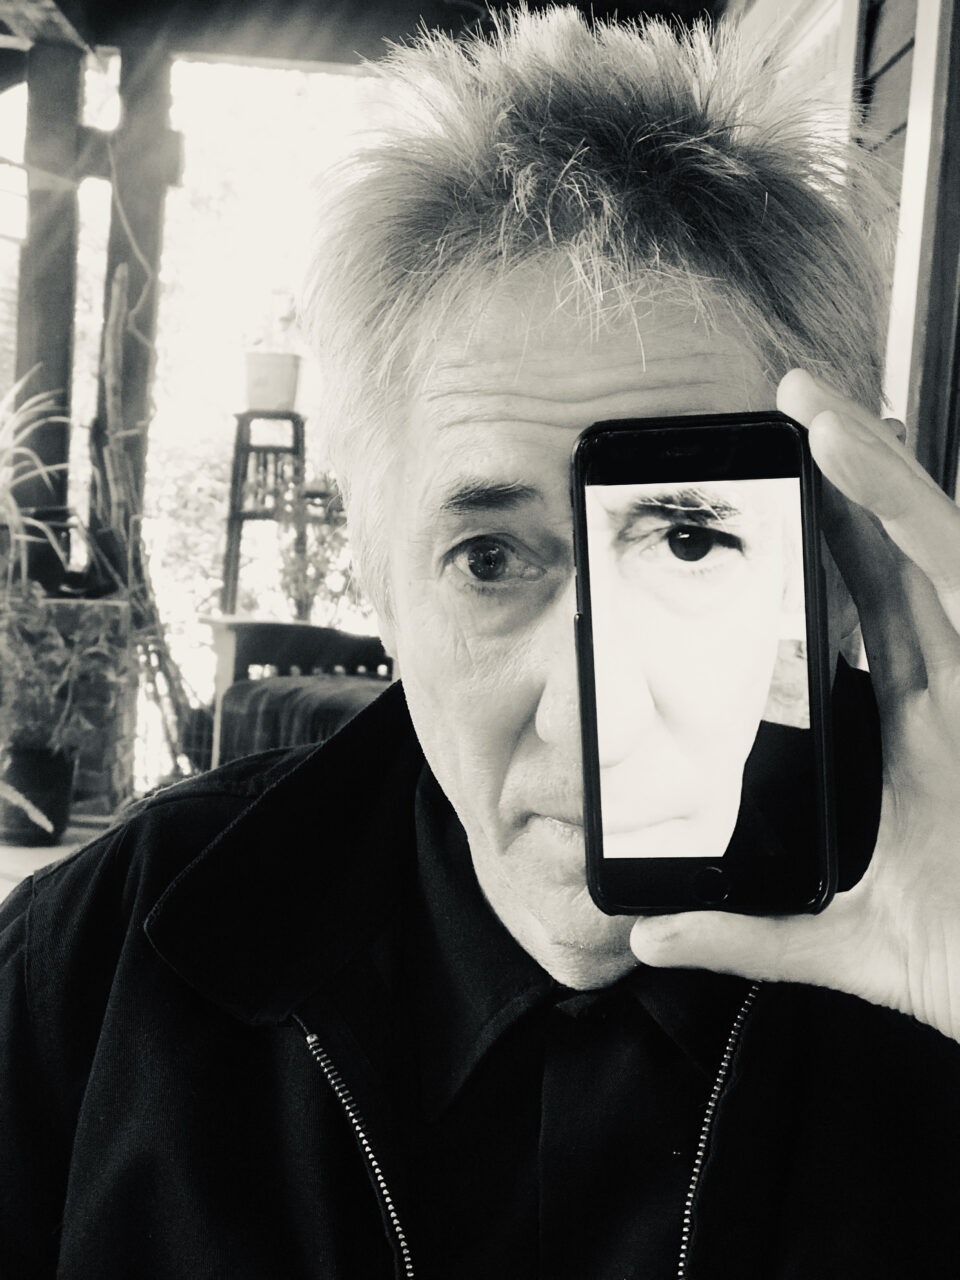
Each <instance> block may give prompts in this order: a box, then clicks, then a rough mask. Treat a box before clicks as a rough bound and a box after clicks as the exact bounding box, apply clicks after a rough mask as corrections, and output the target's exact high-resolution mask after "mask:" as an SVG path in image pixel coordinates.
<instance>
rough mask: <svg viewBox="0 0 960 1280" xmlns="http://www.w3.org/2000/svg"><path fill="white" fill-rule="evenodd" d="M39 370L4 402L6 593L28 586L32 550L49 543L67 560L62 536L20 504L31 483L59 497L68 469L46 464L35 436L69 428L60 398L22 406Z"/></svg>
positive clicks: (0, 437) (43, 395)
mask: <svg viewBox="0 0 960 1280" xmlns="http://www.w3.org/2000/svg"><path fill="white" fill-rule="evenodd" d="M34 372H35V370H31V371H30V373H28V374H26V375H25V376H24V377H23V378H21V379H20V381H19V382H17V383H15V385H14V386H12V387H11V388H10V390H9V391H8V392H7V393H6V395H5V396H3V398H2V399H0V528H3V529H5V530H6V547H5V548H4V559H5V561H6V563H5V564H4V566H3V567H4V570H5V579H6V581H5V584H4V585H5V588H6V590H7V591H9V590H10V588H11V587H12V585H13V582H14V579H15V578H17V577H19V580H20V581H21V582H24V583H25V582H26V580H27V557H28V554H29V549H30V544H31V543H36V542H47V543H49V544H50V546H51V547H52V548H53V549H54V551H55V552H56V554H57V555H58V556H59V557H60V558H61V560H62V559H63V552H62V550H61V547H60V543H59V542H58V540H57V537H56V534H55V533H54V531H53V530H52V529H51V528H50V526H49V525H47V524H45V523H44V522H43V521H42V520H38V519H36V518H35V517H34V516H32V515H30V513H29V512H27V511H24V510H23V509H22V508H21V506H20V504H19V503H18V502H17V499H16V491H17V488H18V487H19V486H20V485H22V484H24V483H26V482H27V481H30V480H36V479H39V480H41V481H42V482H43V483H44V484H45V485H46V486H47V488H48V489H49V490H50V493H51V495H53V494H54V492H55V490H54V485H53V476H54V475H55V474H56V473H57V472H58V471H64V470H65V469H66V463H56V464H50V463H46V462H43V461H42V460H41V458H40V456H39V454H38V453H37V451H36V450H35V449H34V448H33V447H32V445H31V443H30V440H31V437H32V436H33V434H34V432H35V431H36V430H37V429H38V427H40V426H41V425H43V424H44V423H48V422H60V423H62V422H66V420H67V419H66V418H65V417H64V416H63V414H62V413H58V412H56V410H57V408H58V404H57V396H56V393H55V392H49V391H41V392H39V393H38V394H36V395H33V396H29V397H28V398H27V399H26V400H23V401H22V402H21V403H19V404H18V403H17V401H18V399H19V397H20V394H21V392H22V391H23V389H24V387H25V386H26V384H27V383H28V382H29V380H30V378H31V377H32V376H33V374H34Z"/></svg>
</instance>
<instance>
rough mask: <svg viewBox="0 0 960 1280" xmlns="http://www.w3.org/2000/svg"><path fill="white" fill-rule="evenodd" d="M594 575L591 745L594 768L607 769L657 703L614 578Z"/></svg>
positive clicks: (642, 730) (641, 731) (637, 740)
mask: <svg viewBox="0 0 960 1280" xmlns="http://www.w3.org/2000/svg"><path fill="white" fill-rule="evenodd" d="M597 577H598V578H599V579H600V581H599V582H598V583H597V587H596V589H595V590H594V591H593V593H592V597H591V605H592V613H593V626H592V628H591V630H592V642H593V673H594V689H595V691H596V705H597V747H598V754H599V761H600V768H601V769H612V768H614V767H615V766H616V765H618V764H620V763H621V761H623V760H626V759H627V758H628V757H629V756H630V755H632V754H633V753H634V752H635V751H636V750H637V748H638V746H639V745H640V744H641V743H642V741H643V739H644V738H645V737H646V736H647V735H648V734H649V732H650V728H651V725H652V724H653V721H654V719H655V717H656V714H657V709H656V704H655V701H654V697H653V694H652V692H651V688H650V680H649V673H648V670H647V668H648V666H649V661H648V658H649V655H648V654H647V653H646V652H645V650H646V649H647V648H648V646H647V645H645V644H644V637H643V636H642V635H641V634H639V629H638V626H637V619H636V617H634V616H633V615H632V614H630V613H629V611H628V610H627V608H626V607H625V600H624V597H623V595H622V592H618V591H617V588H616V584H615V583H613V582H606V581H604V580H603V575H600V574H598V575H597ZM647 639H649V637H647Z"/></svg>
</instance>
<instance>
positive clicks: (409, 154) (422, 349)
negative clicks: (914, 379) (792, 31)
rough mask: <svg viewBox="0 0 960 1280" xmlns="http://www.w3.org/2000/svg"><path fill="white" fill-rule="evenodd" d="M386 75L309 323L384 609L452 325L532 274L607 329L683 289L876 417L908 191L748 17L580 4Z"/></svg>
mask: <svg viewBox="0 0 960 1280" xmlns="http://www.w3.org/2000/svg"><path fill="white" fill-rule="evenodd" d="M375 69H376V70H377V71H378V73H379V74H380V75H381V76H382V77H384V78H385V80H386V81H387V82H388V86H389V88H390V92H391V94H392V98H391V102H392V105H393V110H394V115H393V118H392V121H391V124H390V126H389V128H388V129H387V130H386V131H385V133H383V134H381V136H380V138H379V140H378V141H377V142H376V144H375V145H373V146H372V147H370V149H368V150H367V151H366V152H365V153H363V154H362V155H361V156H360V157H358V158H355V159H354V161H353V163H352V166H351V167H350V168H349V170H347V171H345V172H344V173H343V174H341V180H340V181H339V182H338V183H336V184H332V185H333V191H332V194H331V196H330V198H329V199H328V200H327V201H326V204H325V208H324V209H323V210H322V212H321V215H320V219H319V237H318V244H317V249H316V255H315V260H314V265H313V268H312V271H311V274H310V277H309V280H308V284H307V288H306V291H305V294H304V305H303V314H304V318H305V323H306V328H307V330H308V332H309V334H310V336H311V338H312V341H313V345H314V347H315V349H316V351H317V352H318V354H319V356H320V358H321V361H322V363H323V364H324V366H325V369H326V373H327V377H326V384H325V386H326V390H327V417H328V426H329V430H328V447H329V456H330V461H331V464H332V465H333V467H334V469H335V470H336V473H337V476H338V478H339V481H340V484H341V487H342V489H343V492H344V497H345V501H346V503H347V507H348V511H349V512H350V513H351V515H352V520H351V529H352V537H353V541H354V548H355V553H356V555H357V559H358V562H359V564H360V567H361V571H362V575H363V577H364V580H365V582H366V585H367V589H368V591H370V593H371V595H372V597H373V598H374V600H375V602H376V603H377V604H378V606H379V607H381V608H384V607H385V599H384V591H383V588H384V584H385V582H386V576H385V573H386V556H387V553H388V541H387V537H386V535H385V530H384V528H383V524H384V511H383V501H382V496H381V495H382V490H383V481H384V477H385V475H386V473H387V469H388V468H389V466H390V464H391V461H392V460H393V459H394V458H395V456H396V454H395V450H396V448H397V444H398V441H400V442H402V427H403V421H404V413H405V408H404V406H405V402H406V399H407V397H408V395H409V393H410V390H411V386H412V384H413V382H415V379H416V377H417V372H418V369H420V368H421V366H422V361H423V359H424V357H425V355H426V353H428V352H429V348H430V344H431V341H432V339H433V338H434V337H435V335H436V334H438V333H440V332H442V331H443V328H444V325H445V323H446V322H448V321H449V320H451V319H452V318H453V317H454V316H456V314H457V313H458V312H460V313H462V312H463V311H464V309H465V308H472V309H477V308H479V307H480V306H481V305H482V303H483V301H484V300H486V299H489V298H490V297H491V296H493V295H495V294H496V293H497V292H498V291H499V290H501V289H502V288H503V286H504V285H505V284H506V283H507V282H508V281H509V280H510V279H511V277H512V276H514V275H515V274H516V273H517V272H518V271H529V269H530V268H534V269H536V270H538V271H542V274H543V278H544V280H548V281H551V282H553V285H554V287H555V290H556V298H557V304H558V306H561V307H563V308H564V309H566V310H570V311H572V312H573V313H574V314H576V315H578V316H579V317H581V318H582V319H583V320H584V321H585V322H586V323H588V324H589V326H590V329H591V331H593V332H594V333H596V332H598V331H600V330H601V329H602V328H603V327H604V326H605V325H608V324H611V323H618V322H619V323H623V322H624V321H627V322H632V323H634V324H637V326H638V329H639V328H640V325H639V323H638V321H639V320H640V319H642V316H643V313H644V312H645V311H646V310H647V308H648V306H649V303H650V299H651V297H652V296H660V295H662V294H663V293H667V294H669V295H670V297H671V298H673V299H674V300H680V301H685V302H687V303H691V304H693V305H694V306H695V307H696V308H697V309H698V311H700V312H701V313H705V314H706V315H707V316H708V317H709V316H710V315H712V314H715V313H716V306H717V304H718V303H719V304H722V307H723V310H724V312H726V313H727V314H729V313H730V312H732V313H733V314H734V315H735V316H736V317H737V319H738V320H739V321H740V322H741V323H742V324H743V325H744V326H745V329H746V332H747V333H748V335H749V336H750V338H751V339H752V341H753V344H754V346H755V349H756V352H757V354H758V356H759V357H760V359H761V361H762V362H763V365H764V367H765V368H766V370H767V371H768V373H769V374H770V376H771V377H774V378H778V377H779V376H781V375H782V374H783V373H784V372H785V371H786V370H787V369H788V368H790V367H792V366H794V365H801V366H803V367H805V368H807V369H808V370H810V371H811V372H812V373H815V374H819V375H821V376H823V377H825V378H827V379H828V380H829V381H830V382H832V383H833V384H834V385H836V386H838V387H839V388H841V389H842V390H844V391H845V392H847V393H848V394H850V395H853V396H855V397H856V398H858V399H859V400H861V401H862V402H864V403H865V404H867V405H868V406H870V407H873V408H876V407H878V405H879V400H880V390H881V388H880V380H881V346H882V341H883V335H884V325H885V317H886V303H885V291H884V280H885V270H884V254H885V252H886V245H887V243H888V237H887V235H886V232H885V230H884V229H883V228H884V224H885V217H884V215H885V213H886V212H887V210H888V209H889V201H888V200H887V198H886V197H885V195H884V193H883V190H882V187H881V185H880V184H879V183H878V182H877V181H876V179H875V177H874V176H873V175H872V174H871V171H870V166H869V162H868V157H866V156H865V155H864V153H863V152H862V151H861V149H859V148H857V147H856V146H855V145H853V144H850V143H849V142H848V141H847V140H846V137H845V130H844V128H843V124H844V123H845V122H841V124H840V127H838V125H837V121H836V120H832V121H831V120H830V119H829V118H827V117H825V116H824V112H823V110H822V108H821V107H820V106H818V104H817V103H815V102H811V101H810V100H809V97H806V98H804V97H802V96H801V97H798V95H797V93H796V92H795V91H793V90H792V89H791V87H790V83H789V77H785V76H780V75H778V63H777V58H776V55H775V53H773V52H771V50H769V49H767V50H764V49H760V48H756V47H751V46H749V45H748V44H747V43H745V41H744V40H743V39H742V38H741V37H740V35H739V34H738V32H737V31H736V30H735V29H732V28H724V27H721V29H720V30H719V31H712V30H711V29H709V28H708V27H706V26H695V27H693V28H692V29H689V30H686V31H680V30H677V29H675V28H673V27H671V26H668V25H667V24H665V23H663V22H660V21H656V20H649V21H645V22H641V23H633V24H623V25H614V24H606V23H602V22H597V23H595V24H593V25H590V26H588V24H587V23H586V22H585V21H584V19H583V18H582V17H581V16H580V15H579V14H578V13H577V12H576V11H575V10H572V9H564V8H558V9H551V10H548V11H546V12H542V13H537V14H531V13H529V12H527V11H525V10H523V9H521V10H518V11H516V12H514V13H512V14H510V15H509V16H505V17H502V18H500V19H499V20H498V22H497V29H496V32H495V34H494V35H493V37H491V38H489V39H487V38H483V37H472V38H469V39H465V40H462V41H455V40H453V39H450V38H449V37H446V36H443V35H439V34H429V35H424V36H423V37H422V38H421V39H420V40H418V41H417V42H416V43H415V44H413V45H411V46H409V47H401V48H395V49H394V50H393V51H392V52H391V54H390V55H389V56H388V57H387V58H386V59H385V60H384V61H383V62H382V63H379V64H376V66H375Z"/></svg>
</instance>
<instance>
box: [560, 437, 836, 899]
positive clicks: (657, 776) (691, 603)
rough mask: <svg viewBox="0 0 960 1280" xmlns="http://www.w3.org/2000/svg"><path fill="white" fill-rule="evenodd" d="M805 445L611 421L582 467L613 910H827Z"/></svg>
mask: <svg viewBox="0 0 960 1280" xmlns="http://www.w3.org/2000/svg"><path fill="white" fill-rule="evenodd" d="M773 418H774V419H777V418H778V415H773ZM800 431H801V429H800V428H798V427H797V426H796V424H792V423H790V424H787V420H785V419H779V420H777V421H772V422H768V421H764V422H762V423H758V422H755V421H751V420H750V416H749V415H747V416H745V417H744V416H741V417H738V418H735V419H733V420H730V421H728V420H727V419H725V418H722V417H721V416H719V415H717V416H715V417H714V418H712V419H710V420H709V421H705V420H703V419H698V420H696V421H695V422H694V421H688V422H686V423H682V424H681V423H677V422H674V423H673V424H672V425H668V424H665V423H664V421H663V420H661V421H659V422H657V423H656V424H653V426H651V425H650V424H645V423H624V424H600V428H598V429H595V431H594V434H593V435H592V436H590V435H588V436H587V439H586V442H585V444H584V445H583V447H582V448H581V449H580V450H579V453H578V459H577V462H576V463H575V472H576V475H577V479H578V483H579V493H578V494H577V495H576V496H575V509H576V511H577V523H578V526H579V527H578V530H577V536H576V539H575V541H576V544H577V558H578V567H577V573H578V611H579V614H580V617H579V621H578V658H579V661H580V685H581V715H582V720H583V726H584V784H585V785H584V794H585V804H586V809H587V818H586V820H585V829H586V835H587V856H588V883H590V885H591V892H593V893H594V896H595V898H596V899H597V901H598V902H599V903H600V905H601V906H603V907H604V909H607V910H637V911H643V910H645V909H649V910H668V909H670V910H672V909H685V908H691V909H693V908H696V907H697V906H703V905H720V904H725V905H728V906H729V907H730V909H743V910H753V911H763V910H789V909H796V910H810V909H817V908H818V907H819V906H822V905H823V903H824V902H825V900H826V899H827V898H828V896H829V893H830V891H831V888H830V873H829V868H828V863H829V860H830V856H831V849H830V847H829V846H830V837H829V821H830V813H829V807H830V806H829V803H828V796H827V783H826V773H825V752H826V729H827V726H826V720H825V718H826V714H827V713H826V710H825V705H824V704H825V697H824V694H825V686H826V678H825V674H824V673H825V667H826V652H825V651H826V637H825V626H824V621H823V608H822V601H820V599H819V567H818V564H817V563H816V557H817V554H818V552H817V549H816V548H817V543H818V538H819V535H818V533H817V531H816V529H815V528H814V527H812V521H813V516H812V514H811V513H812V511H813V510H814V502H813V499H812V498H811V493H810V490H811V488H812V481H811V471H810V468H811V464H810V460H809V454H808V453H807V451H806V446H805V439H804V438H803V437H802V436H801V435H799V434H798V433H799V432H800ZM584 562H585V563H584ZM811 583H812V584H813V586H812V588H811V586H810V584H811Z"/></svg>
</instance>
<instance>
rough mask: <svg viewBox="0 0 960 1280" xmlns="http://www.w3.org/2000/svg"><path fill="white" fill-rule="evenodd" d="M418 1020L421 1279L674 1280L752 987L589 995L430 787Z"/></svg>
mask: <svg viewBox="0 0 960 1280" xmlns="http://www.w3.org/2000/svg"><path fill="white" fill-rule="evenodd" d="M417 846H418V860H419V878H418V890H417V895H416V900H415V902H414V904H413V906H412V911H413V913H414V919H413V921H412V924H413V928H411V929H410V930H409V931H408V937H410V938H411V939H412V940H413V941H412V942H411V944H410V954H409V956H408V960H407V971H408V973H409V976H410V983H409V990H408V997H407V998H408V1005H407V1007H406V1009H405V1010H404V1013H403V1016H404V1017H405V1018H409V1019H410V1027H411V1029H412V1030H413V1032H414V1043H415V1046H416V1050H415V1062H414V1065H413V1081H414V1086H413V1093H414V1103H413V1107H414V1114H413V1116H412V1117H411V1118H410V1122H411V1131H410V1132H411V1139H410V1141H411V1146H412V1150H413V1170H412V1172H413V1182H414V1186H415V1188H416V1237H415V1238H416V1240H417V1245H418V1249H417V1253H418V1275H419V1274H421V1273H422V1274H423V1275H425V1276H429V1277H433V1278H434V1280H441V1278H442V1280H473V1277H480V1276H483V1277H487V1278H489V1277H491V1276H496V1277H501V1276H502V1277H511V1278H514V1277H515V1278H516V1280H522V1278H526V1277H542V1278H543V1280H627V1278H628V1277H644V1280H657V1278H658V1277H669V1276H673V1275H675V1274H676V1270H677V1260H678V1256H679V1252H680V1243H681V1233H682V1224H683V1210H684V1204H685V1201H686V1197H687V1194H688V1190H689V1187H690V1184H691V1178H692V1175H693V1169H694V1164H695V1159H696V1153H697V1146H698V1142H699V1139H700V1134H701V1130H702V1127H703V1123H704V1115H705V1111H706V1107H707V1103H708V1100H709V1097H710V1093H711V1090H712V1089H713V1086H714V1082H715V1080H716V1077H717V1073H718V1070H719V1068H720V1064H721V1060H722V1058H723V1054H724V1049H725V1046H726V1042H727V1039H728V1037H729V1035H730V1032H731V1028H732V1026H733V1023H734V1020H735V1018H736V1015H737V1013H738V1011H739V1009H740V1008H741V1006H742V1004H743V1001H744V999H745V997H746V994H747V986H748V984H747V983H745V982H744V981H742V980H741V979H736V978H730V977H725V976H722V975H717V974H709V973H703V972H693V971H667V970H653V969H648V968H643V967H638V968H637V969H636V970H634V971H633V972H632V973H630V974H629V975H627V976H626V977H625V978H623V979H621V980H620V981H619V982H617V983H615V984H614V985H612V986H611V987H608V988H606V989H603V990H600V991H595V992H584V993H580V992H576V991H573V990H571V989H569V988H567V987H564V986H562V985H561V984H559V983H558V982H556V981H555V980H554V979H552V978H551V977H550V976H549V975H548V974H547V973H545V971H544V970H543V969H541V968H540V966H539V965H538V964H537V963H536V962H535V961H534V960H533V959H532V958H531V957H530V956H529V955H528V954H527V953H526V952H525V951H524V950H523V949H522V948H521V947H520V946H519V945H518V944H517V943H516V942H515V941H514V939H513V938H512V937H511V936H510V935H509V934H508V933H507V931H506V929H505V928H504V927H503V925H501V923H500V922H499V920H498V919H497V918H496V916H495V915H494V914H493V912H492V911H491V910H490V908H489V907H488V905H487V903H486V901H485V899H484V897H483V895H482V892H481V890H480V888H479V885H478V883H477V880H476V877H475V875H474V872H473V866H472V862H471V858H470V853H469V849H468V846H467V842H466V838H465V835H464V832H463V829H462V827H461V826H460V823H459V821H458V820H457V818H456V816H455V814H454V812H453V810H452V809H451V807H450V805H449V803H448V802H447V801H446V799H445V798H444V796H443V794H442V793H441V791H440V789H439V787H438V785H437V783H436V782H435V781H434V779H433V778H432V776H431V775H430V774H429V773H428V772H427V771H426V770H425V771H424V775H423V777H422V778H421V782H420V786H419V789H418V793H417Z"/></svg>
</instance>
